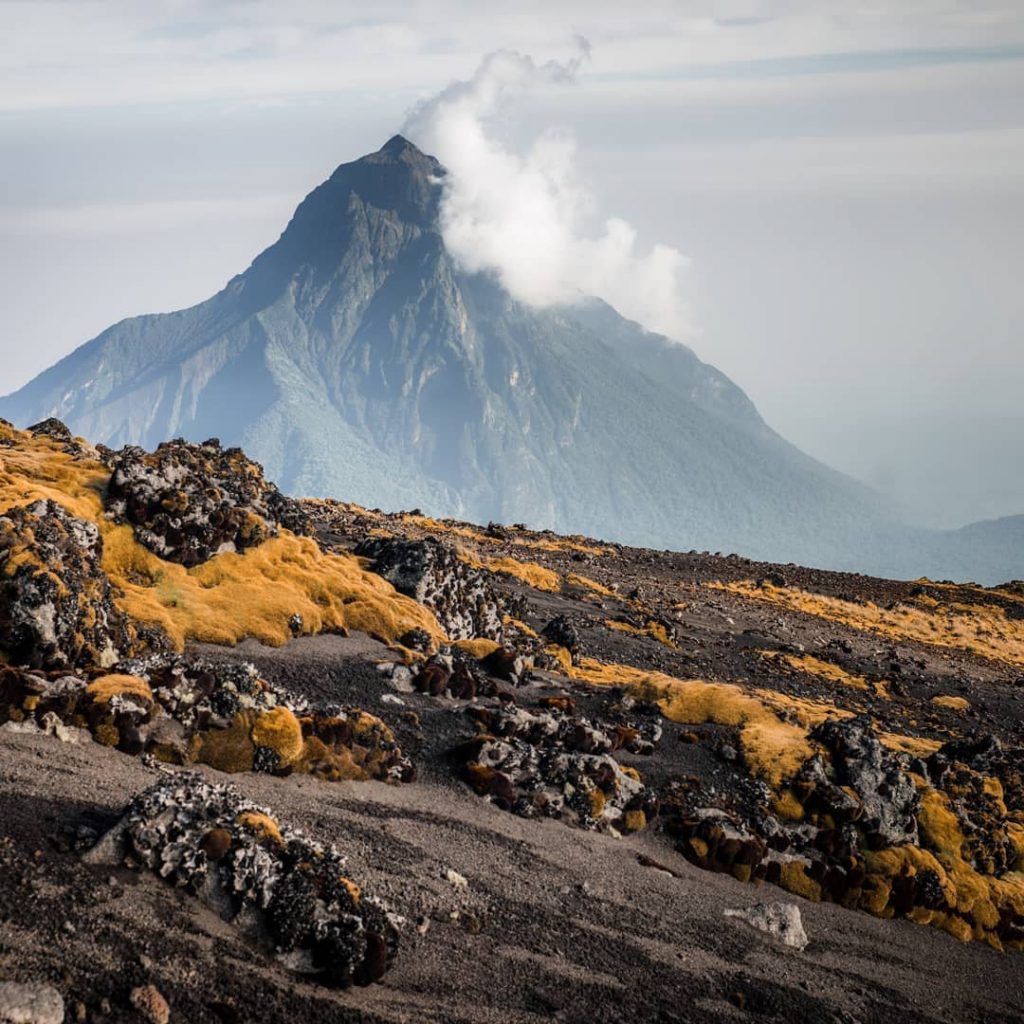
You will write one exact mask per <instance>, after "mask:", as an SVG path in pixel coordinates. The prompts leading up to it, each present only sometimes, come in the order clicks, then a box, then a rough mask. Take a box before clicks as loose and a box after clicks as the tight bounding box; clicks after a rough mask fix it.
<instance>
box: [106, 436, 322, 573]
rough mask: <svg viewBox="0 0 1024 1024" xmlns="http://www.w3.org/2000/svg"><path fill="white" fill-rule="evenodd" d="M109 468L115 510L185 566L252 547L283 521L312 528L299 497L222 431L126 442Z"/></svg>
mask: <svg viewBox="0 0 1024 1024" xmlns="http://www.w3.org/2000/svg"><path fill="white" fill-rule="evenodd" d="M111 468H112V470H113V473H112V476H111V479H110V486H109V488H108V493H107V499H106V504H107V509H108V512H109V513H110V514H111V516H112V517H113V518H114V519H116V520H117V521H118V522H126V523H130V524H131V525H132V526H133V527H134V528H135V536H136V537H137V538H138V540H139V542H140V543H141V544H144V545H145V546H146V547H147V548H149V549H150V551H152V552H154V553H155V554H157V555H159V556H160V557H161V558H166V559H168V560H169V561H172V562H180V563H181V564H182V565H185V566H194V565H199V564H200V563H202V562H205V561H207V560H208V559H210V558H212V557H213V556H214V555H216V554H220V553H221V552H224V551H244V550H245V549H246V548H250V547H254V546H255V545H257V544H261V543H262V542H263V541H265V540H266V539H267V538H269V537H274V536H276V535H277V533H278V530H279V528H281V527H283V528H285V529H288V530H291V531H292V532H293V533H308V532H309V529H310V528H309V522H308V518H307V516H306V513H305V512H304V511H303V510H302V508H301V506H300V505H299V503H298V502H296V501H293V500H292V499H290V498H285V497H284V496H283V495H282V494H281V492H280V491H279V490H278V489H277V488H276V487H275V486H274V485H273V484H271V483H268V482H267V481H266V480H264V478H263V470H262V468H261V467H260V465H259V464H258V463H256V462H253V461H252V460H251V459H248V458H246V456H245V454H244V453H243V452H242V450H241V449H240V448H221V446H220V443H219V442H218V441H217V440H216V439H211V440H209V441H205V442H204V443H203V444H192V443H190V442H188V441H182V440H176V441H168V442H165V443H164V444H161V445H159V446H158V447H157V449H156V451H154V452H145V451H143V450H142V449H141V448H138V447H135V446H128V447H125V448H122V449H121V450H120V451H119V452H117V453H116V454H115V455H114V457H113V459H112V463H111Z"/></svg>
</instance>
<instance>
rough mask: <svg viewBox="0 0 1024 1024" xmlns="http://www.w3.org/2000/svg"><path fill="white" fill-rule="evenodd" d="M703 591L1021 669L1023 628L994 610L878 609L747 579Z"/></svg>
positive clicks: (924, 601)
mask: <svg viewBox="0 0 1024 1024" xmlns="http://www.w3.org/2000/svg"><path fill="white" fill-rule="evenodd" d="M707 586H709V587H712V588H714V589H717V590H727V591H729V592H730V593H733V594H738V595H740V596H741V597H747V598H751V599H753V600H756V601H765V602H768V603H770V604H776V605H780V606H782V607H784V608H788V609H790V610H791V611H796V612H804V613H805V614H808V615H814V616H817V617H818V618H822V619H826V620H828V621H829V622H838V623H841V624H842V625H844V626H849V627H850V628H851V629H857V630H861V631H862V632H867V633H874V634H875V635H877V636H884V637H888V638H890V639H894V640H913V641H917V642H918V643H924V644H930V645H932V646H935V647H942V648H947V649H950V650H955V651H962V652H965V653H969V654H975V655H978V656H980V657H983V658H988V659H990V660H992V661H1000V662H1004V663H1006V664H1010V665H1015V666H1018V667H1024V623H1022V622H1021V621H1020V620H1015V619H1009V618H1007V616H1006V613H1005V612H1004V611H1003V609H1002V608H1000V607H997V606H993V605H968V604H957V603H950V604H940V603H939V602H937V601H935V599H934V598H928V597H927V596H922V597H920V598H917V599H915V603H913V604H900V605H897V606H896V607H894V608H881V607H879V606H878V605H876V604H873V603H872V602H870V601H865V602H864V603H863V604H860V603H857V602H854V601H843V600H841V599H840V598H837V597H826V596H825V595H823V594H813V593H810V592H808V591H805V590H797V589H794V588H791V587H776V586H773V585H771V584H765V585H763V586H761V585H758V584H757V583H755V582H753V581H750V580H748V581H739V582H733V583H709V584H707Z"/></svg>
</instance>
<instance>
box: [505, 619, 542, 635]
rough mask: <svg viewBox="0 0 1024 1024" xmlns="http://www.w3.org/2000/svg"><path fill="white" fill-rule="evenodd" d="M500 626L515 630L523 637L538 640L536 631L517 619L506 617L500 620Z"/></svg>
mask: <svg viewBox="0 0 1024 1024" xmlns="http://www.w3.org/2000/svg"><path fill="white" fill-rule="evenodd" d="M502 624H503V625H505V626H510V627H511V628H512V629H514V630H516V631H517V632H519V633H522V634H523V636H528V637H532V638H533V639H534V640H539V639H540V637H539V636H538V634H537V631H536V630H535V629H532V628H531V627H530V626H528V625H527V624H526V623H525V622H521V621H520V620H519V619H514V618H512V616H511V615H506V616H505V617H504V618H503V619H502Z"/></svg>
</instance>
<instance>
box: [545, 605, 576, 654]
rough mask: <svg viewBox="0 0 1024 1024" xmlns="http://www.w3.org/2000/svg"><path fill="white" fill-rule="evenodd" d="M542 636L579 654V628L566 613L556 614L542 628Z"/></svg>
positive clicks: (572, 652) (571, 652) (570, 651)
mask: <svg viewBox="0 0 1024 1024" xmlns="http://www.w3.org/2000/svg"><path fill="white" fill-rule="evenodd" d="M541 636H543V637H544V639H545V640H549V641H550V642H551V643H553V644H558V646H559V647H564V648H565V649H566V650H567V651H568V652H569V653H570V654H571V655H573V656H574V658H575V656H576V655H578V654H579V650H580V634H579V630H578V629H577V628H576V627H575V626H574V625H573V624H572V622H571V621H570V620H569V619H568V618H567V617H566V616H564V615H556V616H555V617H554V618H553V619H552V620H551V621H550V622H549V623H548V624H547V625H546V626H545V627H544V628H543V629H542V630H541Z"/></svg>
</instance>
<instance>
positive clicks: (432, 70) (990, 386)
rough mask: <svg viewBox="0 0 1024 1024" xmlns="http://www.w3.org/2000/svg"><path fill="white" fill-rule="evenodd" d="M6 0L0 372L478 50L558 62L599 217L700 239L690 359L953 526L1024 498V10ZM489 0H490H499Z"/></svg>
mask: <svg viewBox="0 0 1024 1024" xmlns="http://www.w3.org/2000/svg"><path fill="white" fill-rule="evenodd" d="M506 6H508V7H511V6H512V5H503V6H502V8H498V7H497V6H496V5H490V4H477V3H456V2H433V3H426V2H423V3H392V2H388V0H381V2H377V3H373V4H369V3H367V4H347V3H338V2H327V0H295V2H291V3H270V2H261V0H248V2H228V0H218V2H213V0H173V2H171V0H167V2H150V3H145V4H139V3H134V2H130V0H121V2H115V0H73V2H62V0H43V2H40V0H31V2H27V3H23V2H10V0H0V318H2V333H0V337H2V338H3V340H2V341H0V346H2V354H3V357H4V359H3V369H2V371H0V391H2V392H6V391H9V390H11V389H13V388H15V387H17V386H19V385H20V384H22V383H24V381H25V380H27V379H28V378H29V377H30V376H31V375H33V374H34V373H36V372H38V371H39V370H41V369H43V368H44V367H45V366H46V365H48V364H50V363H51V362H53V361H54V360H55V359H57V358H59V357H60V356H61V355H63V354H65V353H66V352H68V351H70V350H71V349H72V348H73V347H74V346H76V345H77V344H79V343H81V342H83V341H85V340H87V339H88V338H90V337H92V336H93V335H94V334H96V333H97V332H98V331H99V330H101V329H102V328H104V327H105V326H107V325H109V324H110V323H111V322H113V321H115V320H118V319H120V318H122V317H125V316H129V315H133V314H137V313H142V312H152V311H159V310H166V309H172V308H176V307H180V306H183V305H187V304H189V303H192V302H195V301H198V300H200V299H202V298H205V297H206V296H208V295H209V294H211V293H212V292H214V291H215V290H217V288H219V287H220V286H221V285H222V284H223V283H224V281H226V280H227V278H228V277H230V276H231V275H232V274H233V273H235V272H237V271H239V270H241V269H243V268H244V267H245V266H246V265H247V264H248V262H249V261H250V260H251V258H252V257H253V256H254V255H255V254H256V252H257V251H258V250H259V249H260V248H261V247H263V246H265V245H266V244H268V243H269V242H271V241H273V239H274V238H275V237H276V236H277V234H279V232H280V230H281V229H282V228H283V226H284V223H285V222H286V220H287V218H288V216H289V214H290V212H291V210H292V209H293V208H294V206H295V205H296V203H297V201H298V200H299V199H300V198H301V197H302V196H303V195H304V194H305V193H306V192H308V191H309V190H310V189H311V188H312V187H313V186H315V185H316V184H317V183H318V182H319V181H320V180H322V179H323V178H325V177H326V176H327V175H328V174H329V173H330V171H331V170H332V169H333V167H334V166H335V165H336V164H338V163H340V162H342V161H344V160H348V159H352V158H355V157H357V156H359V155H361V154H362V153H364V152H366V151H369V150H372V149H376V148H377V147H378V146H379V145H380V144H381V143H382V142H383V141H384V140H385V139H386V138H387V137H388V136H389V135H391V134H392V133H393V132H394V131H396V130H397V129H398V128H399V127H400V126H401V124H402V123H403V121H404V119H405V116H406V114H407V112H408V110H409V108H410V107H411V106H412V105H413V104H414V103H415V102H416V101H417V100H420V99H423V98H424V97H427V96H429V95H431V94H433V93H435V92H436V91H438V90H439V89H441V88H442V87H444V86H445V85H446V84H447V83H448V82H449V81H451V80H452V79H456V78H464V77H466V76H468V75H469V74H471V73H472V71H473V69H474V67H475V66H476V65H477V64H478V62H479V60H480V58H481V56H482V55H483V54H485V53H486V52H488V51H491V50H493V49H496V48H498V47H511V48H516V49H519V50H521V51H523V52H526V53H531V54H532V55H533V56H535V57H536V58H538V59H544V58H549V57H564V56H565V54H566V53H567V52H568V51H569V49H570V47H571V45H572V37H573V36H574V35H575V34H582V35H584V36H586V37H587V39H589V40H590V42H591V43H592V45H593V57H592V60H591V62H590V63H589V65H588V66H587V67H586V68H585V69H584V71H583V72H582V74H581V75H580V77H579V80H578V83H577V84H576V85H575V86H574V87H572V88H570V89H566V90H558V91H557V92H553V93H551V94H547V93H545V94H542V95H537V96H534V97H531V98H530V99H529V100H528V101H524V102H523V103H522V104H520V106H519V107H517V108H516V109H515V110H514V111H513V112H512V113H511V114H510V115H509V117H508V121H507V123H506V124H505V125H503V126H502V127H503V131H505V132H506V134H507V135H508V137H509V138H510V139H517V138H521V139H523V140H526V139H528V138H530V137H532V136H533V135H535V134H536V133H537V132H538V131H540V130H542V129H544V128H546V127H551V126H557V127H559V128H562V129H564V130H566V131H569V132H571V133H572V134H573V135H575V137H576V138H577V140H578V143H579V156H578V164H579V167H580V171H581V173H582V174H583V176H584V177H585V179H586V182H587V184H588V185H589V186H590V188H591V189H592V191H593V192H594V194H595V195H596V198H597V204H596V205H597V208H598V209H599V210H600V211H601V212H602V213H603V214H605V215H607V214H616V215H619V216H623V217H625V218H627V219H628V220H630V221H631V222H632V223H633V224H634V225H635V226H636V227H637V228H638V230H639V232H640V239H641V241H642V242H643V243H644V244H645V245H648V246H649V245H650V244H652V243H654V242H658V241H661V242H665V243H669V244H671V245H673V246H675V247H677V248H678V249H680V250H681V251H682V252H684V253H685V254H686V255H687V256H688V257H690V260H691V261H692V262H691V265H690V269H689V271H688V273H687V275H686V278H685V281H684V287H685V289H686V293H687V294H686V298H687V300H688V303H689V305H690V307H691V310H692V314H693V319H694V322H695V326H696V331H695V334H694V336H693V337H691V338H689V339H688V341H689V343H690V344H692V345H693V347H694V348H695V349H696V350H697V351H698V353H699V354H700V355H701V356H702V357H703V358H705V359H707V360H708V361H709V362H712V363H714V364H716V365H718V366H719V367H721V368H722V369H723V370H725V371H726V372H727V373H729V374H730V375H731V376H732V377H733V378H734V379H735V380H736V381H737V382H738V383H739V384H741V385H742V386H743V387H744V388H746V389H747V391H748V392H749V393H750V395H751V396H752V397H753V399H754V400H755V401H756V402H757V404H758V406H759V407H760V409H761V410H762V412H763V413H764V415H765V416H766V418H767V419H768V420H769V422H770V423H772V425H773V426H775V427H776V428H777V429H779V430H780V431H781V432H782V433H783V434H784V435H786V436H787V437H789V438H791V439H792V440H794V441H795V442H796V443H798V444H800V445H801V446H802V447H804V448H805V449H806V450H808V451H810V452H811V453H813V454H815V455H817V456H819V457H822V458H824V459H825V460H826V461H829V462H831V463H832V464H834V465H836V466H838V467H839V468H842V469H846V470H848V471H850V472H853V473H855V474H856V475H858V476H860V477H862V478H863V479H866V480H867V481H868V482H870V483H875V484H878V485H881V486H884V487H885V488H887V489H889V490H890V491H891V492H892V493H894V494H896V495H897V496H898V497H900V498H901V499H903V500H905V501H906V502H907V503H908V504H909V505H910V506H912V507H913V508H914V509H915V511H916V512H917V513H918V515H919V516H921V517H924V516H927V517H928V518H929V519H930V520H931V521H934V522H937V523H940V522H941V523H943V524H947V525H953V524H956V523H959V522H964V521H967V520H968V519H975V518H981V517H985V516H993V515H998V514H1009V513H1012V512H1024V414H1022V413H1021V412H1020V407H1021V401H1020V396H1021V395H1022V394H1024V343H1022V342H1024V339H1022V335H1021V323H1022V322H1024V316H1022V314H1024V298H1022V291H1024V290H1022V289H1021V286H1020V273H1021V268H1022V266H1024V260H1022V251H1021V250H1022V242H1021V239H1022V237H1024V5H1022V4H1021V3H1020V2H1019V0H1008V2H994V0H981V2H967V0H963V2H954V0H894V2H888V3H873V4H869V3H857V2H856V0H854V2H840V0H819V2H813V0H805V2H798V0H792V2H786V0H736V2H731V3H697V2H693V3H687V2H685V0H684V2H674V3H668V2H666V3H660V2H651V3H637V4H633V5H624V4H621V3H615V4H601V3H599V2H593V0H591V2H587V3H583V2H579V3H577V2H571V0H570V2H562V3H551V2H547V3H535V2H531V0H527V2H524V3H519V4H516V5H515V6H514V8H512V9H511V10H510V11H506V10H505V7H506ZM499 11H501V13H499Z"/></svg>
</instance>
